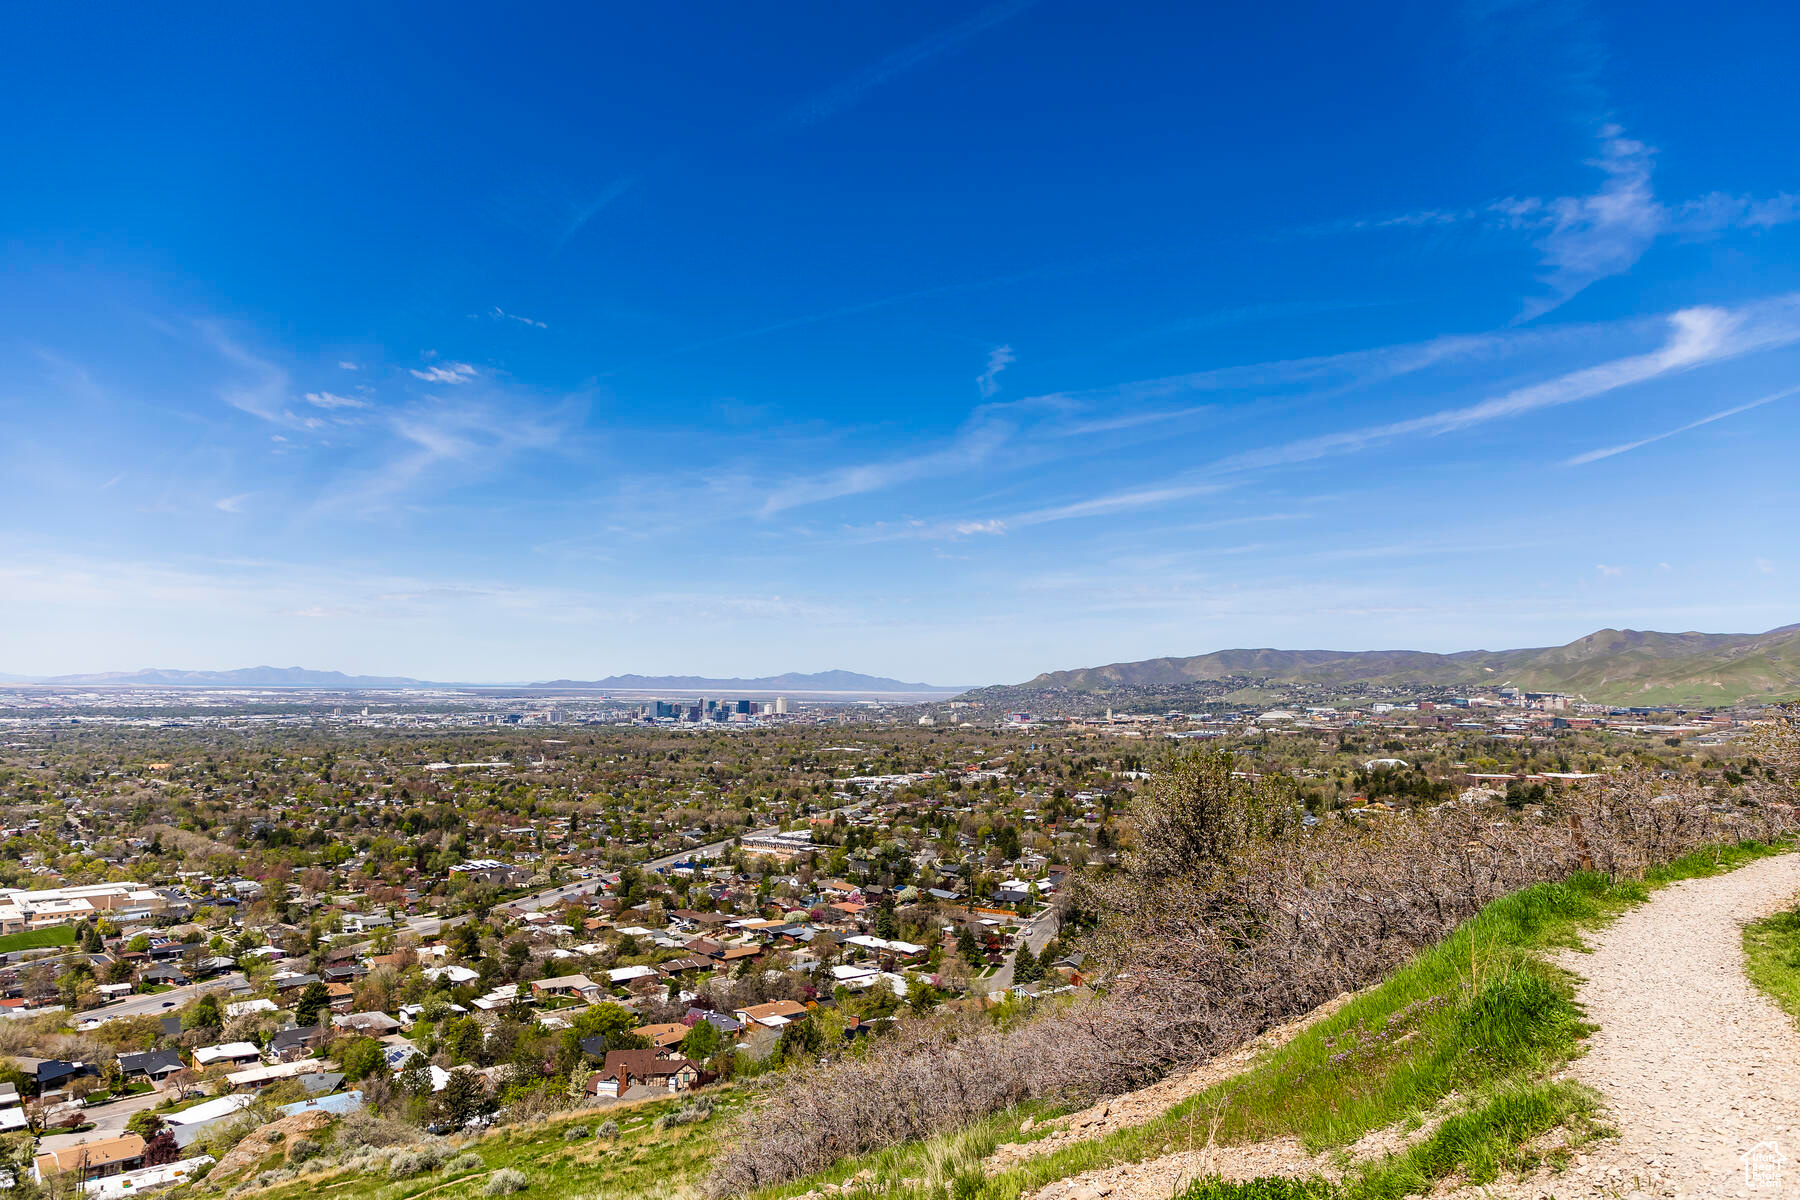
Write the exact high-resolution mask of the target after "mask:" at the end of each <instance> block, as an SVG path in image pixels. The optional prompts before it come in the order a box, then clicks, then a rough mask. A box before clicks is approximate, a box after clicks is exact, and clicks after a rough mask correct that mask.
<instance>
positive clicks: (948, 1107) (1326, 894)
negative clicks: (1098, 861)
mask: <svg viewBox="0 0 1800 1200" xmlns="http://www.w3.org/2000/svg"><path fill="white" fill-rule="evenodd" d="M1740 791H1743V792H1744V793H1745V796H1746V797H1747V798H1748V801H1749V802H1748V803H1744V802H1742V801H1741V800H1740V801H1738V802H1734V803H1731V804H1724V803H1719V802H1717V801H1716V800H1715V799H1714V798H1713V797H1712V796H1711V795H1709V794H1707V793H1705V792H1703V791H1698V790H1680V789H1679V788H1678V787H1676V786H1674V785H1671V784H1670V783H1668V782H1666V781H1663V780H1661V779H1658V778H1657V777H1655V776H1653V775H1648V774H1645V775H1635V776H1629V777H1622V778H1618V779H1613V780H1609V781H1607V782H1606V783H1605V784H1604V785H1602V786H1597V787H1589V788H1584V789H1580V790H1575V791H1572V792H1569V793H1567V794H1565V795H1564V796H1562V797H1560V798H1559V800H1558V802H1557V803H1556V804H1554V805H1551V806H1548V808H1547V811H1546V812H1545V813H1544V814H1543V815H1541V816H1525V815H1522V814H1517V813H1512V812H1509V811H1508V810H1507V809H1506V808H1505V807H1504V806H1501V805H1497V804H1488V803H1482V804H1471V803H1461V802H1458V803H1452V804H1445V805H1441V806H1439V807H1437V808H1434V809H1430V810H1426V811H1423V812H1421V813H1418V814H1415V815H1410V816H1407V815H1400V816H1394V817H1391V818H1385V819H1382V820H1380V821H1379V822H1378V823H1374V824H1371V825H1368V826H1362V825H1357V824H1353V823H1349V822H1345V821H1340V820H1335V819H1332V820H1326V821H1324V822H1321V823H1319V824H1317V825H1313V826H1309V825H1308V824H1307V823H1306V821H1305V813H1304V811H1303V810H1302V809H1301V807H1300V805H1299V804H1298V801H1297V798H1296V795H1295V792H1294V789H1293V787H1292V786H1291V783H1290V781H1288V780H1286V779H1285V778H1282V777H1269V778H1264V779H1254V778H1249V777H1245V776H1242V775H1239V774H1236V773H1234V770H1233V762H1232V760H1231V759H1230V758H1229V757H1227V756H1223V755H1217V754H1207V753H1197V754H1194V755H1191V756H1189V757H1187V758H1184V759H1183V760H1181V761H1180V762H1179V763H1177V764H1176V765H1175V767H1174V768H1173V769H1172V770H1171V771H1170V772H1168V773H1167V774H1166V775H1164V776H1162V777H1161V778H1159V779H1158V781H1157V782H1156V784H1155V785H1154V786H1153V787H1152V788H1151V789H1149V790H1148V791H1147V792H1146V793H1145V794H1144V795H1143V796H1142V797H1141V798H1140V801H1139V803H1138V806H1137V810H1136V811H1135V812H1134V814H1133V820H1134V824H1135V826H1136V829H1137V833H1138V839H1137V847H1136V849H1135V850H1134V851H1133V853H1132V854H1131V855H1130V856H1129V858H1128V861H1127V863H1126V869H1125V870H1124V871H1121V872H1117V873H1114V874H1113V875H1110V876H1106V877H1103V878H1101V879H1099V880H1093V881H1085V882H1084V883H1082V884H1081V886H1080V890H1079V892H1078V894H1077V896H1076V902H1077V904H1078V905H1079V906H1080V907H1082V908H1083V909H1085V910H1086V911H1088V912H1090V913H1096V914H1102V919H1101V920H1100V922H1099V925H1098V928H1097V929H1095V930H1094V931H1093V932H1092V933H1091V934H1090V935H1089V937H1088V938H1087V945H1086V948H1087V949H1088V951H1089V952H1090V954H1091V955H1092V956H1093V958H1094V960H1095V961H1096V962H1097V963H1098V964H1100V965H1101V967H1102V968H1103V973H1102V978H1103V980H1104V985H1103V986H1102V987H1100V988H1098V989H1096V991H1095V992H1094V993H1093V995H1092V996H1090V997H1088V998H1085V999H1082V1000H1079V1001H1073V1002H1071V1003H1069V1004H1067V1005H1064V1006H1061V1007H1057V1008H1054V1009H1053V1010H1051V1011H1049V1012H1047V1013H1045V1014H1044V1015H1043V1016H1041V1017H1039V1018H1038V1019H1035V1020H1029V1021H1025V1022H1023V1023H1020V1024H1018V1025H1016V1026H1014V1027H1012V1028H1001V1027H997V1026H995V1025H994V1024H993V1023H992V1022H990V1021H987V1020H984V1019H982V1018H979V1017H967V1016H965V1017H960V1018H957V1017H944V1018H940V1019H937V1020H932V1021H921V1022H916V1023H913V1024H912V1025H910V1027H907V1028H904V1029H903V1030H902V1031H901V1032H900V1033H899V1034H897V1035H896V1036H895V1037H893V1038H891V1039H885V1040H883V1041H882V1042H880V1043H878V1044H876V1045H875V1046H873V1047H870V1048H869V1049H868V1051H867V1052H866V1053H862V1054H857V1055H852V1056H848V1057H846V1058H844V1059H841V1060H839V1061H837V1062H834V1063H831V1064H828V1065H826V1066H822V1067H812V1068H807V1069H802V1070H799V1071H793V1072H787V1073H784V1074H782V1075H780V1076H778V1077H775V1078H774V1080H773V1081H772V1083H771V1085H770V1086H769V1090H768V1095H767V1096H766V1098H764V1100H763V1102H762V1103H761V1104H758V1105H754V1106H752V1107H751V1108H750V1110H749V1112H748V1114H747V1116H746V1117H745V1119H744V1121H743V1123H742V1124H741V1125H740V1127H739V1134H740V1137H739V1138H738V1145H737V1146H736V1147H735V1149H734V1151H733V1152H732V1153H727V1154H724V1155H721V1156H720V1157H719V1160H718V1162H719V1165H718V1166H717V1167H716V1168H715V1170H714V1173H713V1175H712V1177H711V1179H710V1180H709V1181H708V1188H709V1190H710V1192H711V1194H713V1195H714V1196H725V1195H733V1194H741V1193H745V1192H748V1191H751V1190H754V1189H755V1188H758V1187H762V1186H766V1185H769V1184H772V1183H777V1182H781V1181H785V1180H788V1179H792V1178H796V1177H798V1176H801V1175H805V1174H808V1173H811V1172H813V1171H816V1170H819V1169H821V1168H822V1167H825V1166H827V1165H829V1164H830V1163H831V1162H832V1161H834V1160H835V1159H837V1158H839V1157H841V1156H844V1155H849V1154H859V1153H864V1152H866V1151H869V1150H872V1149H875V1148H878V1147H881V1146H885V1145H892V1144H894V1143H897V1142H902V1141H908V1140H912V1139H916V1138H923V1137H927V1136H930V1135H932V1134H936V1133H940V1132H943V1131H945V1130H948V1129H953V1128H956V1127H958V1126H960V1125H963V1124H965V1123H967V1122H969V1121H971V1120H974V1119H975V1118H978V1117H980V1116H982V1115H984V1114H986V1113H989V1112H993V1111H996V1110H998V1109H1001V1108H1005V1107H1007V1106H1009V1105H1012V1104H1016V1103H1018V1102H1020V1101H1022V1100H1026V1099H1029V1098H1034V1097H1045V1098H1051V1099H1056V1100H1064V1101H1081V1100H1088V1099H1092V1098H1094V1097H1097V1096H1102V1095H1109V1094H1114V1093H1117V1092H1120V1091H1124V1090H1128V1089H1131V1088H1135V1087H1140V1086H1142V1085H1144V1084H1146V1083H1149V1082H1152V1081H1153V1080H1156V1079H1158V1078H1161V1077H1163V1076H1164V1075H1166V1074H1168V1073H1169V1072H1170V1071H1171V1070H1174V1069H1177V1068H1179V1067H1182V1066H1186V1065H1189V1064H1193V1063H1197V1062H1200V1061H1204V1060H1205V1059H1208V1058H1211V1057H1213V1056H1214V1055H1217V1054H1219V1053H1222V1052H1225V1051H1228V1050H1231V1049H1233V1048H1235V1047H1237V1046H1240V1045H1242V1044H1244V1043H1245V1042H1247V1041H1249V1040H1250V1039H1252V1038H1254V1037H1255V1036H1257V1035H1258V1034H1259V1033H1261V1032H1262V1031H1263V1030H1265V1029H1267V1028H1269V1027H1270V1026H1271V1025H1274V1024H1277V1023H1279V1022H1281V1021H1285V1020H1287V1019H1289V1018H1291V1017H1293V1016H1296V1015H1298V1014H1300V1013H1303V1012H1305V1011H1307V1010H1308V1009H1311V1008H1313V1007H1315V1006H1316V1005H1318V1004H1321V1003H1323V1002H1324V1001H1326V1000H1329V999H1331V998H1332V997H1334V996H1336V995H1338V994H1339V993H1341V992H1344V991H1349V990H1354V989H1356V988H1359V987H1363V986H1365V985H1367V984H1369V983H1372V982H1374V981H1376V980H1378V979H1380V978H1381V977H1382V976H1384V975H1385V974H1387V973H1388V972H1389V971H1391V970H1392V969H1393V968H1394V967H1395V966H1396V965H1398V964H1399V963H1401V962H1403V961H1405V959H1407V958H1408V957H1410V956H1411V955H1412V954H1414V953H1416V952H1417V951H1418V950H1420V949H1422V948H1423V947H1425V946H1427V945H1429V944H1431V943H1432V942H1434V941H1436V940H1437V939H1438V938H1441V937H1442V936H1444V934H1445V933H1447V932H1448V931H1449V930H1450V929H1451V928H1453V927H1454V926H1455V925H1456V924H1458V923H1459V922H1461V921H1463V920H1465V919H1467V918H1468V917H1470V916H1472V915H1473V914H1474V913H1475V912H1476V911H1477V910H1478V909H1480V908H1481V907H1482V906H1483V905H1485V904H1487V903H1489V902H1490V901H1492V900H1495V899H1497V898H1499V897H1500V896H1502V895H1505V894H1507V893H1508V892H1512V891H1516V890H1518V889H1519V888H1522V887H1526V886H1528V885H1530V884H1532V883H1537V882H1540V881H1543V880H1549V879H1560V878H1565V877H1567V876H1568V875H1570V874H1572V873H1573V872H1575V871H1578V870H1582V869H1593V870H1598V871H1602V872H1606V873H1608V874H1611V875H1614V876H1622V877H1637V876H1639V875H1640V874H1641V873H1642V872H1643V871H1644V870H1645V869H1646V868H1647V867H1649V866H1651V865H1654V864H1656V863H1660V862H1667V861H1669V860H1671V859H1673V858H1676V857H1679V856H1680V855H1681V854H1684V853H1686V852H1688V851H1691V850H1695V849H1698V848H1700V847H1703V846H1707V845H1711V844H1716V843H1722V842H1732V841H1738V840H1745V839H1769V838H1773V837H1778V836H1783V835H1786V834H1788V833H1791V832H1794V831H1795V830H1796V829H1797V828H1800V821H1797V820H1796V816H1795V809H1794V808H1793V806H1792V800H1793V795H1792V792H1791V791H1790V790H1788V789H1786V788H1785V787H1776V786H1775V785H1770V786H1769V787H1768V788H1763V789H1761V790H1756V789H1740Z"/></svg>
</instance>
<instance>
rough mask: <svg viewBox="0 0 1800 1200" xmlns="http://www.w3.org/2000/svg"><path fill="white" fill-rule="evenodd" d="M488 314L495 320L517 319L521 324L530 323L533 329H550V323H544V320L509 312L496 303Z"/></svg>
mask: <svg viewBox="0 0 1800 1200" xmlns="http://www.w3.org/2000/svg"><path fill="white" fill-rule="evenodd" d="M488 316H490V317H492V318H494V320H496V321H517V322H518V323H519V324H521V325H529V326H531V327H532V328H533V329H548V328H550V327H549V326H548V325H546V324H544V323H543V322H542V321H538V320H534V319H533V318H531V317H525V316H520V315H519V314H518V313H510V312H507V311H506V310H505V309H504V308H501V307H499V306H498V305H495V306H494V307H493V308H491V309H489V310H488Z"/></svg>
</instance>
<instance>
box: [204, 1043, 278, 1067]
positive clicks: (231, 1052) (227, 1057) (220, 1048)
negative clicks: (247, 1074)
mask: <svg viewBox="0 0 1800 1200" xmlns="http://www.w3.org/2000/svg"><path fill="white" fill-rule="evenodd" d="M261 1061H262V1051H260V1050H258V1049H257V1048H256V1047H255V1046H254V1045H252V1044H251V1043H249V1042H224V1043H222V1044H220V1045H217V1046H201V1047H199V1048H198V1049H196V1050H195V1051H194V1065H196V1066H198V1067H199V1068H200V1069H201V1070H205V1069H206V1068H207V1067H210V1066H212V1065H214V1064H215V1063H226V1064H229V1065H231V1066H238V1065H241V1064H243V1063H253V1062H261Z"/></svg>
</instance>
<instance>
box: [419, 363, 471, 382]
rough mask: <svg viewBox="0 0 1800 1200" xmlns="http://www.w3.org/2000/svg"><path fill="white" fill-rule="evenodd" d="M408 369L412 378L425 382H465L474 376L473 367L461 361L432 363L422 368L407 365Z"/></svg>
mask: <svg viewBox="0 0 1800 1200" xmlns="http://www.w3.org/2000/svg"><path fill="white" fill-rule="evenodd" d="M408 371H409V372H410V373H411V374H412V377H413V378H414V379H423V380H425V382H427V383H467V382H469V380H471V379H473V378H475V368H474V367H472V366H470V365H469V364H468V363H463V362H447V363H434V364H432V365H431V366H429V367H426V368H425V369H424V370H420V369H419V368H417V367H409V368H408Z"/></svg>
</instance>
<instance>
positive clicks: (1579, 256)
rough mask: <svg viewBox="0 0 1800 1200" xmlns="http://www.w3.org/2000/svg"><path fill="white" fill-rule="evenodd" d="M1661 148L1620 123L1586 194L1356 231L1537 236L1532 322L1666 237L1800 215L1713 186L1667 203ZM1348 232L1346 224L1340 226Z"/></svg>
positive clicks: (1391, 221)
mask: <svg viewBox="0 0 1800 1200" xmlns="http://www.w3.org/2000/svg"><path fill="white" fill-rule="evenodd" d="M1655 159H1656V151H1655V149H1654V148H1653V147H1651V146H1648V145H1646V144H1645V143H1643V142H1641V141H1638V140H1637V139H1635V138H1631V137H1627V136H1626V134H1625V131H1624V129H1622V128H1621V127H1620V126H1618V125H1611V124H1609V125H1605V126H1602V127H1601V129H1600V130H1599V153H1598V155H1597V156H1596V157H1594V158H1592V159H1590V160H1588V165H1589V166H1591V167H1593V168H1594V169H1596V170H1598V171H1599V172H1600V174H1601V180H1600V186H1599V187H1597V188H1596V189H1595V190H1594V191H1592V192H1590V193H1587V194H1585V195H1580V196H1557V197H1551V198H1543V197H1538V196H1508V197H1506V198H1504V199H1500V200H1495V201H1492V202H1490V203H1488V204H1485V205H1482V206H1480V207H1478V208H1471V209H1461V210H1450V209H1427V210H1425V211H1421V212H1414V213H1404V214H1401V215H1399V216H1395V217H1386V218H1382V219H1379V220H1370V221H1356V222H1352V223H1351V226H1350V227H1351V228H1356V229H1429V228H1440V227H1445V226H1454V225H1463V224H1474V225H1484V226H1488V227H1490V228H1495V229H1510V230H1517V231H1520V232H1522V233H1525V234H1527V235H1529V236H1530V237H1531V238H1532V239H1533V244H1534V246H1535V247H1536V249H1537V251H1538V255H1539V261H1540V265H1541V266H1542V268H1543V274H1542V276H1541V280H1542V282H1543V283H1544V285H1545V287H1546V288H1547V289H1548V290H1547V292H1546V293H1545V294H1544V295H1540V296H1534V297H1531V298H1530V299H1528V300H1527V301H1526V302H1525V304H1524V306H1523V308H1522V309H1521V310H1520V313H1519V320H1521V321H1530V320H1532V319H1534V318H1536V317H1540V316H1543V315H1544V314H1545V313H1548V312H1550V311H1551V310H1553V309H1556V308H1558V307H1560V306H1562V305H1563V304H1566V303H1567V302H1568V301H1569V300H1571V299H1573V298H1574V297H1575V296H1577V295H1579V294H1580V293H1581V292H1582V291H1584V290H1585V289H1587V288H1588V287H1590V286H1592V285H1593V284H1595V283H1598V282H1599V281H1600V280H1602V279H1608V278H1611V277H1613V276H1616V275H1623V274H1625V273H1626V272H1628V271H1629V270H1631V268H1632V267H1634V266H1636V265H1637V262H1638V260H1639V259H1641V258H1642V257H1643V256H1644V254H1645V253H1646V252H1647V251H1649V249H1650V248H1651V246H1653V245H1654V244H1655V243H1656V242H1657V240H1658V239H1660V238H1663V237H1706V236H1710V235H1713V234H1717V233H1721V232H1723V231H1725V230H1729V229H1753V230H1761V229H1769V228H1772V227H1773V226H1776V225H1782V224H1786V223H1788V222H1791V221H1796V220H1800V196H1795V195H1790V194H1788V193H1782V194H1780V195H1777V196H1774V197H1771V198H1768V199H1756V198H1754V197H1750V196H1733V195H1729V194H1727V193H1723V192H1712V193H1708V194H1707V195H1705V196H1702V197H1700V198H1699V199H1697V200H1691V201H1687V202H1685V203H1680V204H1673V205H1671V204H1665V203H1663V202H1662V201H1661V200H1659V199H1658V198H1657V195H1656V189H1655V186H1654V183H1653V179H1652V176H1653V172H1654V167H1655ZM1339 228H1342V226H1340V227H1339Z"/></svg>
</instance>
